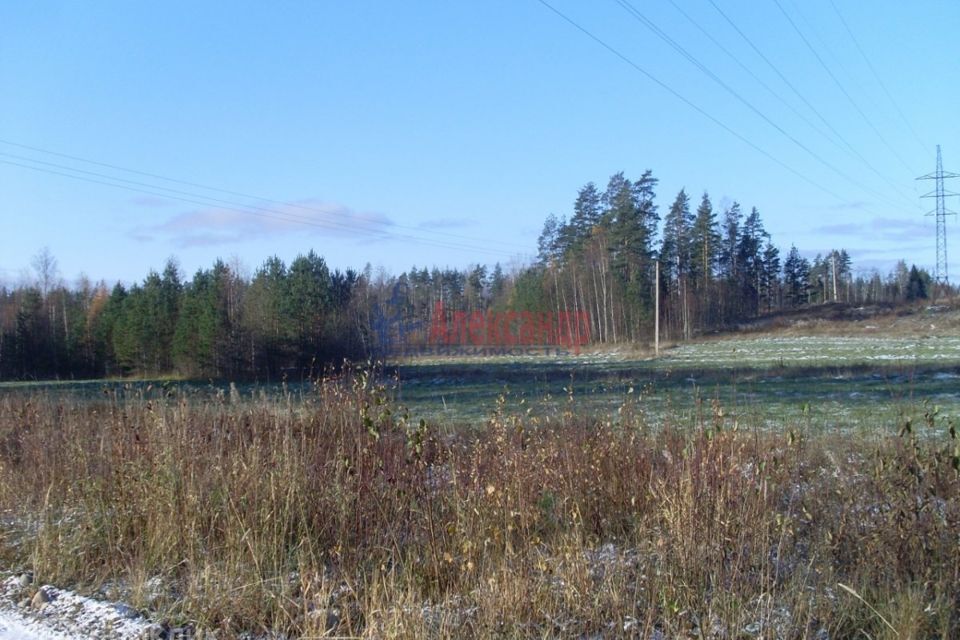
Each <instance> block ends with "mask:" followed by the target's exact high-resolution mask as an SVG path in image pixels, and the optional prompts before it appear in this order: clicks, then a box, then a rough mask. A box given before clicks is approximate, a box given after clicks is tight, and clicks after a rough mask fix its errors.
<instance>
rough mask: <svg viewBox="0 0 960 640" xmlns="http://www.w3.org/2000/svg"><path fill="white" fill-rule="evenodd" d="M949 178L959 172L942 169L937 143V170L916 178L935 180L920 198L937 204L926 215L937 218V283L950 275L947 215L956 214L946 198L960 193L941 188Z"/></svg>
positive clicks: (959, 176) (947, 278)
mask: <svg viewBox="0 0 960 640" xmlns="http://www.w3.org/2000/svg"><path fill="white" fill-rule="evenodd" d="M950 178H960V173H951V172H950V171H944V170H943V159H942V158H941V157H940V145H937V170H936V171H934V172H933V173H928V174H927V175H925V176H920V177H919V178H917V180H935V181H936V182H935V186H934V189H933V191H931V192H930V193H927V194H924V195H923V196H921V197H922V198H935V199H936V201H937V206H936V207H935V208H934V209H933V211H931V212H929V213H928V214H927V215H928V216H936V219H937V270H936V276H935V280H936V283H937V284H947V283H948V282H950V277H949V275H948V272H947V216H955V215H957V212H956V211H950V210H949V209H947V204H946V200H947V198H950V197H953V196H956V195H960V194H957V193H954V192H952V191H946V190H945V189H944V188H943V181H944V180H948V179H950Z"/></svg>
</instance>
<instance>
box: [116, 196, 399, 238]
mask: <svg viewBox="0 0 960 640" xmlns="http://www.w3.org/2000/svg"><path fill="white" fill-rule="evenodd" d="M289 234H301V235H302V234H310V235H314V236H325V237H336V238H341V239H343V238H363V239H366V240H370V239H374V240H377V239H388V238H390V237H392V236H393V234H394V230H393V222H392V221H391V220H390V219H389V218H388V217H387V216H385V215H383V214H379V213H365V212H358V211H355V210H353V209H351V208H349V207H346V206H343V205H339V204H333V203H328V202H322V201H319V200H313V199H308V200H301V201H298V202H293V203H289V204H284V205H271V204H267V205H255V207H254V208H251V209H249V210H245V211H242V210H239V209H232V208H231V209H225V208H216V207H211V208H208V209H197V210H193V211H187V212H183V213H179V214H177V215H174V216H172V217H170V218H168V219H167V220H166V221H164V222H161V223H160V224H156V225H151V226H143V227H139V228H137V229H134V230H133V231H132V232H131V233H130V236H131V237H133V238H135V239H138V240H140V241H142V242H143V241H148V240H151V239H156V240H166V241H169V242H172V243H174V244H175V245H177V246H179V247H181V248H186V247H197V246H215V245H226V244H236V243H240V242H244V241H248V240H253V239H259V238H266V237H275V236H280V235H289Z"/></svg>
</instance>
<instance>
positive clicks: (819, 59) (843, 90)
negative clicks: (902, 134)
mask: <svg viewBox="0 0 960 640" xmlns="http://www.w3.org/2000/svg"><path fill="white" fill-rule="evenodd" d="M710 1H711V2H713V0H710ZM773 3H774V4H775V5H777V8H778V9H780V13H782V14H783V16H784V17H785V18H786V19H787V22H789V23H790V26H791V27H793V30H794V31H796V33H797V35H798V36H799V37H800V39H801V40H802V41H803V43H804V44H805V45H806V46H807V48H808V49H810V52H811V53H812V54H813V56H814V57H815V58H816V59H817V62H819V63H820V66H821V67H823V70H824V71H826V72H827V75H828V76H830V79H831V80H833V82H834V84H836V85H837V88H838V89H840V92H841V93H842V94H843V95H844V97H846V99H847V101H848V102H849V103H850V104H851V106H853V108H854V110H856V112H857V113H858V114H860V117H861V118H862V119H863V121H864V122H865V123H866V124H867V125H868V126H869V127H870V128H871V129H872V130H873V132H874V133H875V134H876V135H877V137H878V138H879V139H880V141H881V142H882V143H883V144H884V146H885V147H887V149H888V150H889V151H890V153H892V154H893V155H894V156H895V157H896V158H897V160H899V161H900V164H902V165H903V166H904V168H905V169H906V170H907V171H910V172H911V173H915V172H914V171H913V170H912V169H911V168H910V165H908V164H907V163H906V161H905V160H904V159H903V157H902V156H901V155H900V154H899V153H898V152H897V150H896V149H894V148H893V146H891V144H890V143H889V142H888V141H887V139H886V137H884V135H883V133H881V132H880V130H879V129H878V128H877V126H876V125H875V124H874V123H873V121H872V120H871V119H870V118H869V117H868V116H867V114H866V113H864V111H863V109H861V108H860V105H858V104H857V102H856V100H854V99H853V96H851V95H850V92H848V91H847V89H846V87H844V86H843V83H842V82H840V80H839V79H838V78H837V76H836V75H835V74H834V73H833V71H832V70H831V69H830V67H829V65H827V63H826V62H824V60H823V58H822V57H821V56H820V54H819V53H818V52H817V50H816V48H815V47H814V46H813V45H812V44H810V41H809V40H807V37H806V36H805V35H803V31H801V30H800V27H798V26H797V23H796V22H794V20H793V18H791V17H790V14H789V13H787V11H786V9H784V8H783V5H782V4H781V3H780V0H773Z"/></svg>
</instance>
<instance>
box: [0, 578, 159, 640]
mask: <svg viewBox="0 0 960 640" xmlns="http://www.w3.org/2000/svg"><path fill="white" fill-rule="evenodd" d="M40 589H42V590H43V591H44V592H45V593H46V594H47V596H48V598H49V602H47V603H45V604H43V605H42V606H41V607H40V608H39V609H35V608H33V607H29V606H28V607H21V606H19V603H20V602H22V600H23V599H24V598H28V597H30V594H32V593H34V592H35V591H36V589H33V588H30V587H26V588H24V587H23V586H21V584H20V581H19V579H18V577H17V576H12V577H10V578H8V579H6V580H4V581H3V582H2V583H0V640H81V639H82V640H90V639H96V640H100V639H103V640H134V639H139V638H144V637H147V636H148V629H149V628H150V622H149V621H148V620H147V619H146V618H144V617H143V616H141V615H140V614H139V613H138V612H137V611H136V610H134V609H133V608H132V607H130V606H128V605H125V604H122V603H107V602H100V601H97V600H93V599H91V598H86V597H84V596H81V595H78V594H76V593H74V592H72V591H68V590H66V589H57V588H56V587H52V586H49V585H43V586H41V587H40Z"/></svg>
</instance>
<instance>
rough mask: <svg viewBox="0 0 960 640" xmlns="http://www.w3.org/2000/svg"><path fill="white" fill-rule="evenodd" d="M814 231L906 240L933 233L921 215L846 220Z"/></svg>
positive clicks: (865, 237)
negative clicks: (858, 220) (867, 220)
mask: <svg viewBox="0 0 960 640" xmlns="http://www.w3.org/2000/svg"><path fill="white" fill-rule="evenodd" d="M813 231H814V232H815V233H826V234H832V235H838V236H856V237H857V238H860V239H871V240H892V241H908V240H916V239H917V238H921V237H926V236H928V235H930V234H931V233H933V224H932V223H931V221H930V220H928V219H924V218H923V217H922V216H918V217H916V218H876V219H874V220H870V221H869V222H847V223H840V224H828V225H824V226H822V227H817V228H816V229H814V230H813Z"/></svg>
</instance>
